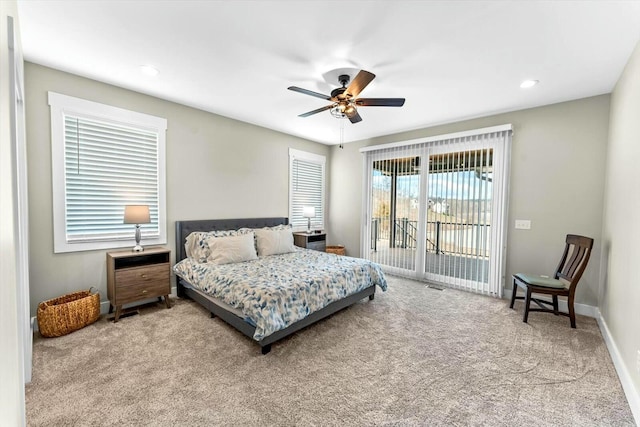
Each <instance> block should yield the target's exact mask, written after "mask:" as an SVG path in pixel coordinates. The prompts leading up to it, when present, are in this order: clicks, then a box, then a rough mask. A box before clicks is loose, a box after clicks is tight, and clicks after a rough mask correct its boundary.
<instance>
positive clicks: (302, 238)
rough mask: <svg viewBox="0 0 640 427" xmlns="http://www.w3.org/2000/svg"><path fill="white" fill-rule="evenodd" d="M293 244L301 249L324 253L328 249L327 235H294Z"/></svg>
mask: <svg viewBox="0 0 640 427" xmlns="http://www.w3.org/2000/svg"><path fill="white" fill-rule="evenodd" d="M293 243H294V244H295V245H296V246H299V247H301V248H307V249H313V250H314V251H320V252H324V251H325V249H326V247H327V233H293Z"/></svg>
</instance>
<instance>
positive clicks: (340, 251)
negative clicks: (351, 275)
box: [326, 245, 347, 255]
mask: <svg viewBox="0 0 640 427" xmlns="http://www.w3.org/2000/svg"><path fill="white" fill-rule="evenodd" d="M326 251H327V252H329V253H331V254H336V255H345V254H346V253H347V251H345V249H344V246H342V245H335V246H327V249H326Z"/></svg>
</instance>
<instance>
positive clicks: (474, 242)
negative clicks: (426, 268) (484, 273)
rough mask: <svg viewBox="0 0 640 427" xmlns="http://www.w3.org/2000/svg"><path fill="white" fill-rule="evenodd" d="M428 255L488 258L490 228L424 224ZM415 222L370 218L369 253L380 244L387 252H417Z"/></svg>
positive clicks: (477, 225)
mask: <svg viewBox="0 0 640 427" xmlns="http://www.w3.org/2000/svg"><path fill="white" fill-rule="evenodd" d="M426 225H427V242H426V243H427V245H426V250H427V252H431V253H435V254H444V253H447V254H451V255H465V256H481V257H488V256H489V249H488V246H489V245H488V241H489V240H488V239H489V227H490V226H491V225H490V224H472V223H464V222H444V221H427V223H426ZM417 234H418V221H415V220H409V219H408V218H396V219H395V220H393V221H391V220H390V219H388V218H372V220H371V249H372V250H374V251H377V250H378V245H379V244H380V241H385V243H387V242H388V245H389V247H390V248H402V249H416V247H417Z"/></svg>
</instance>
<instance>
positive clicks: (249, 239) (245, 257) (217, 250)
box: [207, 233, 258, 264]
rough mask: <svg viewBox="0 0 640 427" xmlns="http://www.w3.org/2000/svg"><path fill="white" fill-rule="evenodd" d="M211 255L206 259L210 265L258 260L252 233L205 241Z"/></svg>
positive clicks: (213, 237)
mask: <svg viewBox="0 0 640 427" xmlns="http://www.w3.org/2000/svg"><path fill="white" fill-rule="evenodd" d="M207 243H208V245H209V249H210V250H211V253H210V254H209V256H208V257H207V262H208V263H210V264H230V263H233V262H244V261H252V260H254V259H258V256H257V255H256V248H255V247H254V246H253V233H247V234H240V235H236V236H224V237H215V236H209V238H208V239H207Z"/></svg>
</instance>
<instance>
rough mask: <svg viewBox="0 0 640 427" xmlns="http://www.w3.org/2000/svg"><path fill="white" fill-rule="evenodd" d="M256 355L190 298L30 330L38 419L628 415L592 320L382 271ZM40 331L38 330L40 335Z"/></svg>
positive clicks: (138, 421)
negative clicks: (342, 302) (371, 293)
mask: <svg viewBox="0 0 640 427" xmlns="http://www.w3.org/2000/svg"><path fill="white" fill-rule="evenodd" d="M388 280H389V290H388V292H377V293H376V297H375V300H373V301H369V300H368V299H365V300H363V301H361V302H359V303H357V304H355V305H354V306H352V307H350V308H348V309H345V310H343V311H341V312H339V313H336V314H334V315H333V316H331V317H330V318H328V319H325V320H323V321H321V322H320V323H318V324H315V325H313V326H311V327H308V328H306V329H304V330H302V331H300V332H298V333H296V334H294V335H293V336H291V337H289V338H287V339H285V340H283V341H281V342H278V343H276V344H274V345H273V348H272V350H271V353H269V354H268V355H266V356H263V355H261V354H260V348H259V346H258V345H257V344H255V343H254V342H252V340H250V339H248V338H246V337H245V336H244V335H242V334H240V333H239V332H237V331H235V330H234V329H233V328H231V327H230V326H228V325H227V324H225V323H224V322H223V321H222V320H220V319H217V318H216V319H211V318H210V317H209V315H208V313H207V312H206V311H205V310H204V309H202V308H201V307H199V306H198V305H196V304H195V303H194V302H192V301H190V300H181V299H177V300H174V306H173V307H172V308H171V309H166V308H163V305H160V304H157V305H153V306H152V307H147V308H143V309H141V310H140V314H139V315H136V316H131V317H127V318H124V319H121V320H120V322H118V323H113V322H110V321H108V320H107V319H106V318H105V317H104V316H103V318H101V319H100V320H99V321H98V322H96V323H94V324H92V325H90V326H88V327H86V328H84V329H81V330H79V331H76V332H74V333H72V334H70V335H67V336H64V337H59V338H41V337H39V336H36V337H35V340H34V359H33V360H34V366H33V380H32V383H31V384H29V385H27V387H26V409H27V423H28V425H30V426H116V425H135V426H138V425H139V426H213V425H222V426H225V425H228V426H245V425H246V426H249V425H252V426H254V425H263V426H270V425H274V426H280V425H282V426H338V425H393V426H395V425H398V426H413V425H415V426H421V425H429V426H445V425H446V426H467V425H474V426H484V425H487V426H516V425H518V426H519V425H536V426H556V425H574V426H585V425H589V426H594V425H595V426H633V425H634V420H633V416H632V414H631V411H630V409H629V405H628V403H627V401H626V399H625V396H624V393H623V391H622V387H621V385H620V382H619V379H618V377H617V376H616V372H615V369H614V367H613V364H612V362H611V359H610V357H609V354H608V352H607V349H606V346H605V344H604V341H603V339H602V336H601V334H600V331H599V329H598V326H597V324H596V322H595V320H594V319H591V318H587V317H581V316H579V317H578V319H577V323H578V328H577V329H573V330H572V329H571V328H570V327H569V321H568V319H567V318H566V317H560V316H558V317H556V316H553V315H549V314H544V313H532V314H531V315H530V317H529V323H528V324H525V323H523V322H522V308H523V307H522V304H521V303H517V306H516V309H517V310H515V311H514V310H511V309H509V308H508V302H507V301H506V300H498V299H494V298H489V297H485V296H480V295H474V294H469V293H466V292H462V291H457V290H452V289H445V290H442V291H440V290H436V289H433V288H428V287H426V286H425V284H424V283H420V282H415V281H411V280H406V279H400V278H397V277H393V276H388ZM36 335H37V334H36Z"/></svg>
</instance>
